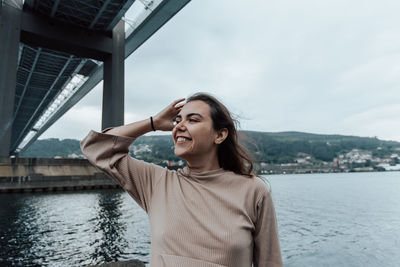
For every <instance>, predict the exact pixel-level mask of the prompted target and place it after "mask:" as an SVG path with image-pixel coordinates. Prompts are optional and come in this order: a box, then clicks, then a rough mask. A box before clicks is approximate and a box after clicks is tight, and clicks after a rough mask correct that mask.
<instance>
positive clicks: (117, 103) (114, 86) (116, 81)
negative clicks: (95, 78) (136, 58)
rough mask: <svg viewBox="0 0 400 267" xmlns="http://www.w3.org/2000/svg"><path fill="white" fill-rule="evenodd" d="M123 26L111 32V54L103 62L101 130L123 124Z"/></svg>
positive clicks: (122, 22) (119, 25) (120, 25)
mask: <svg viewBox="0 0 400 267" xmlns="http://www.w3.org/2000/svg"><path fill="white" fill-rule="evenodd" d="M124 63H125V24H124V21H122V20H121V21H120V22H119V23H118V24H117V25H116V26H115V27H114V29H113V31H112V54H111V55H110V56H108V57H107V58H106V59H105V60H104V72H103V77H104V82H103V114H102V123H101V124H102V125H101V127H102V129H105V128H108V127H113V126H120V125H123V124H124V90H125V88H124V87H125V79H124V78H125V75H124V74H125V67H124Z"/></svg>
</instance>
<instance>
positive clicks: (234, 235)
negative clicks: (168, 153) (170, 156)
mask: <svg viewBox="0 0 400 267" xmlns="http://www.w3.org/2000/svg"><path fill="white" fill-rule="evenodd" d="M184 100H185V99H184V98H183V99H179V100H176V101H175V102H173V103H172V104H171V105H169V106H167V107H166V108H165V109H164V110H162V111H161V112H159V113H158V114H157V115H156V116H155V117H154V118H152V117H150V119H146V120H142V121H138V122H134V123H131V124H128V125H124V126H120V127H115V128H111V129H106V130H104V131H103V132H102V133H97V132H94V131H91V132H90V133H89V135H88V136H87V137H86V138H85V139H84V140H83V141H82V142H81V148H82V151H83V153H84V154H85V155H86V156H87V158H88V159H89V161H90V162H92V163H93V164H94V165H96V166H97V167H99V168H100V169H102V170H103V171H104V172H106V173H107V174H108V175H109V176H111V177H112V178H113V179H114V180H115V181H116V182H117V183H119V184H120V185H121V186H122V187H123V188H124V189H125V190H126V191H127V192H128V193H129V194H130V195H131V196H132V198H133V199H134V200H135V201H136V202H137V203H138V204H139V206H140V207H142V208H143V209H144V210H145V211H146V213H147V214H148V216H149V221H150V228H151V253H150V265H151V266H152V267H162V266H165V267H224V266H225V267H227V266H229V267H251V265H252V263H253V265H254V267H267V266H282V259H281V252H280V248H279V239H278V231H277V223H276V217H275V211H274V206H273V203H272V199H271V195H270V190H269V187H268V186H267V185H266V184H265V183H264V182H263V181H262V180H261V178H259V177H257V176H255V175H253V173H252V168H253V164H252V162H251V160H250V158H249V156H248V154H247V153H246V151H245V149H244V148H243V147H242V146H241V145H240V144H239V143H238V136H237V131H236V129H235V123H234V120H233V119H232V117H231V115H230V113H229V111H228V110H227V108H226V107H225V106H224V105H223V104H221V103H220V102H219V101H218V100H217V99H215V98H214V97H212V96H210V95H207V94H195V95H193V96H191V97H190V98H189V99H188V100H187V101H186V103H183V101H184ZM152 130H161V131H171V130H172V137H173V140H174V144H175V155H177V156H178V157H180V158H182V159H184V160H186V163H187V166H186V167H184V168H183V169H179V170H177V171H174V170H168V169H166V168H162V167H160V166H157V165H154V164H150V163H146V162H143V161H140V160H136V159H133V158H131V157H130V156H129V155H128V152H129V145H130V144H131V143H132V142H133V141H134V140H135V138H137V137H139V136H141V135H143V134H145V133H147V132H150V131H152Z"/></svg>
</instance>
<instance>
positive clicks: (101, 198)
mask: <svg viewBox="0 0 400 267" xmlns="http://www.w3.org/2000/svg"><path fill="white" fill-rule="evenodd" d="M121 206H122V191H118V192H115V191H109V192H104V193H103V194H100V195H98V209H97V216H96V217H95V218H93V220H91V223H92V224H93V232H94V233H95V234H96V237H97V238H96V239H94V240H93V241H92V242H91V244H90V246H92V247H95V249H94V251H93V253H92V255H91V259H92V260H93V261H94V262H95V263H102V262H111V261H117V260H118V259H119V258H120V257H121V255H122V254H123V253H124V249H126V247H127V245H128V242H127V240H126V239H125V238H124V233H125V232H126V224H125V223H124V222H122V221H121V216H122V212H121Z"/></svg>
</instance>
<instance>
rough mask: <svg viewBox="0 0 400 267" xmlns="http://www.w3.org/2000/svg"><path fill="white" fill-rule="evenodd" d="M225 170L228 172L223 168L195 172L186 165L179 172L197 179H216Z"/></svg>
mask: <svg viewBox="0 0 400 267" xmlns="http://www.w3.org/2000/svg"><path fill="white" fill-rule="evenodd" d="M224 172H226V170H224V169H222V168H219V169H216V170H211V171H204V172H193V171H191V170H190V169H189V168H188V167H187V166H186V167H184V168H183V169H179V170H178V173H180V174H181V175H183V176H185V177H189V178H195V179H199V180H210V179H215V178H217V177H219V176H221V174H223V173H224Z"/></svg>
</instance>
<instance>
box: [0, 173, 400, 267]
mask: <svg viewBox="0 0 400 267" xmlns="http://www.w3.org/2000/svg"><path fill="white" fill-rule="evenodd" d="M266 178H267V179H268V181H269V182H270V184H271V186H272V195H273V199H274V203H275V208H276V212H277V216H278V223H279V234H280V240H281V249H282V256H283V260H284V265H285V266H296V267H298V266H300V267H301V266H307V267H310V266H318V267H319V266H354V267H361V266H363V267H365V266H371V267H372V266H400V253H399V252H398V251H399V248H400V193H399V192H400V172H382V173H339V174H337V173H335V174H301V175H274V176H267V177H266ZM149 229H150V228H149V223H148V219H147V215H146V213H145V212H144V211H143V210H141V208H139V206H138V205H137V204H136V203H135V202H134V201H133V199H131V198H130V197H129V195H128V194H127V193H125V192H123V191H121V190H97V191H82V192H58V193H41V194H2V195H0V266H15V265H17V266H18V265H19V266H84V265H89V264H98V263H103V262H110V261H116V260H127V259H132V258H135V259H139V260H142V261H144V262H148V261H149V258H150V257H149V256H150V255H149V252H150V232H149Z"/></svg>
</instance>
